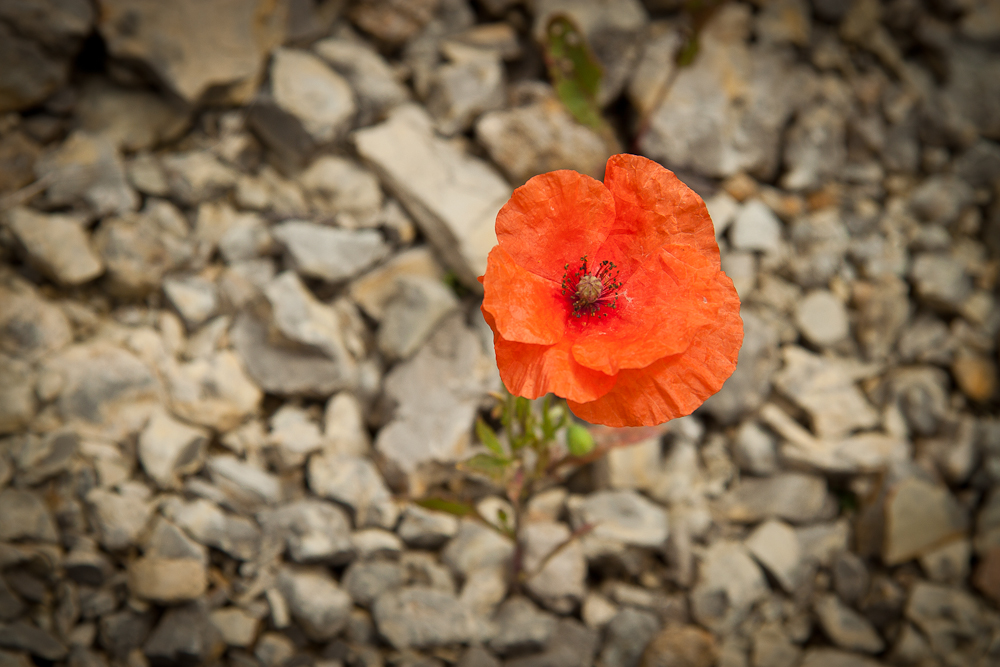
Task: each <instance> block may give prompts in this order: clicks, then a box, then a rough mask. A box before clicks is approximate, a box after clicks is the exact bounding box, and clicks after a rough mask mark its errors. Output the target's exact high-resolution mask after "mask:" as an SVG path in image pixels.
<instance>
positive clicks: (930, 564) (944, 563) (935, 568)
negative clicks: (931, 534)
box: [920, 539, 972, 586]
mask: <svg viewBox="0 0 1000 667" xmlns="http://www.w3.org/2000/svg"><path fill="white" fill-rule="evenodd" d="M971 560H972V543H971V542H970V541H969V540H967V539H961V540H954V541H952V542H949V543H947V544H945V545H943V546H940V547H938V548H937V549H933V550H931V551H926V552H924V553H923V555H921V556H920V568H921V569H922V570H923V571H924V573H925V574H926V575H927V578H928V579H930V580H931V581H934V582H937V583H941V584H950V585H955V586H957V585H960V584H961V583H962V582H964V581H966V580H967V579H968V578H969V570H970V569H971Z"/></svg>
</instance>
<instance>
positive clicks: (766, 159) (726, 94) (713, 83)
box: [639, 5, 809, 178]
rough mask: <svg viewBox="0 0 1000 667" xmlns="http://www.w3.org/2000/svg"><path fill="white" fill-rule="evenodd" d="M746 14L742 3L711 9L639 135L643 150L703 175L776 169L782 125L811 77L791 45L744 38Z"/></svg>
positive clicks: (758, 173)
mask: <svg viewBox="0 0 1000 667" xmlns="http://www.w3.org/2000/svg"><path fill="white" fill-rule="evenodd" d="M750 20H751V16H750V9H749V7H745V6H742V5H733V6H730V7H726V8H724V9H723V10H722V11H719V12H715V13H714V14H713V16H712V19H711V20H710V21H709V22H708V24H707V25H706V26H705V28H704V29H703V30H702V31H701V33H700V34H699V40H698V41H699V48H698V54H697V56H696V57H695V59H694V61H693V63H692V64H691V66H690V67H684V68H681V69H680V70H679V71H678V74H677V76H676V78H675V79H674V81H673V84H672V85H671V87H670V89H669V92H668V93H667V94H666V95H665V96H664V98H663V100H662V102H661V103H660V105H659V107H658V108H657V109H656V110H655V111H654V112H653V113H652V116H651V120H650V126H649V129H648V130H647V131H646V133H645V134H644V135H642V136H641V137H640V140H639V146H640V149H641V151H642V153H643V154H644V155H648V156H649V157H651V158H653V159H655V160H659V161H663V162H664V163H665V164H669V165H671V166H672V167H673V168H675V169H692V170H695V171H698V172H700V173H703V174H705V175H708V176H715V177H719V176H730V175H733V174H735V173H737V172H739V171H741V170H744V171H748V172H750V173H751V174H753V175H755V176H758V177H761V178H770V177H772V176H773V175H774V173H775V171H776V170H777V167H778V158H779V156H778V149H777V147H778V146H779V145H780V142H779V141H778V139H779V136H780V133H781V131H782V130H783V128H784V125H785V123H786V121H787V120H788V118H789V117H790V115H791V114H792V112H793V110H794V108H795V107H796V105H797V104H798V103H799V100H800V99H802V98H803V97H804V96H805V95H806V93H807V91H808V89H809V85H808V84H809V78H808V75H807V74H806V73H805V71H804V70H803V69H801V68H799V67H797V66H795V65H793V64H792V63H791V58H790V54H789V53H787V52H784V51H781V50H778V49H774V48H773V47H769V46H767V45H757V46H754V47H750V46H748V45H747V43H746V39H747V37H748V36H749V32H750Z"/></svg>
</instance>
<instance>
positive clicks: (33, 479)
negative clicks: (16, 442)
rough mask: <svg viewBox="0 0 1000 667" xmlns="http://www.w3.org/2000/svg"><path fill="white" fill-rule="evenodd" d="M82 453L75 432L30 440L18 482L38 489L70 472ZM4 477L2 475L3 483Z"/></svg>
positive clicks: (21, 460)
mask: <svg viewBox="0 0 1000 667" xmlns="http://www.w3.org/2000/svg"><path fill="white" fill-rule="evenodd" d="M79 449H80V438H79V436H77V435H76V434H75V433H73V432H72V431H53V432H51V433H47V434H45V435H44V436H43V437H28V438H26V439H25V441H24V444H23V446H22V447H21V448H20V451H19V452H17V458H16V461H15V462H16V464H17V468H18V473H17V478H18V481H19V482H22V483H24V484H30V485H35V484H38V483H39V482H42V481H45V480H47V479H49V478H51V477H54V476H56V475H58V474H60V473H63V472H65V471H67V470H69V469H70V468H71V466H72V465H73V462H74V460H75V458H76V454H77V452H78V451H79ZM3 477H4V475H3V474H0V479H2V478H3Z"/></svg>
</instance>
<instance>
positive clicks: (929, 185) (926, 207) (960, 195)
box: [910, 175, 975, 226]
mask: <svg viewBox="0 0 1000 667" xmlns="http://www.w3.org/2000/svg"><path fill="white" fill-rule="evenodd" d="M974 198H975V197H974V194H973V191H972V187H971V186H970V185H969V184H968V183H966V182H965V181H964V180H962V179H960V178H957V177H955V176H951V175H939V176H932V177H931V178H928V179H927V180H926V181H924V182H923V183H921V184H920V185H919V186H918V187H917V188H916V189H915V190H914V191H913V194H912V195H910V209H911V210H912V211H913V213H915V214H916V216H917V217H918V218H920V219H921V220H923V221H925V222H931V223H937V224H940V225H945V226H947V225H951V224H953V223H954V222H955V221H956V220H957V219H958V216H959V214H960V213H961V212H962V210H963V209H964V208H965V207H967V206H969V205H970V204H972V203H973V200H974Z"/></svg>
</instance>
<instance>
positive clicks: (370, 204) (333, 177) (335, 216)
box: [298, 155, 383, 270]
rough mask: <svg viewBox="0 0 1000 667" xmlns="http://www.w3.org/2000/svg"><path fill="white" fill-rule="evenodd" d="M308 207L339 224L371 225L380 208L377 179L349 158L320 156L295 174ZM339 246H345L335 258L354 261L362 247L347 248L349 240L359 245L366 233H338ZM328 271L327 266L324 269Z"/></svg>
mask: <svg viewBox="0 0 1000 667" xmlns="http://www.w3.org/2000/svg"><path fill="white" fill-rule="evenodd" d="M298 182H299V183H300V184H301V186H302V189H303V191H304V192H305V194H306V197H308V199H309V203H310V205H311V206H312V209H313V210H314V211H316V212H317V213H318V214H319V215H320V216H321V217H322V218H324V219H329V220H336V221H337V224H338V226H340V227H347V228H353V227H359V226H360V227H371V226H373V225H374V224H375V223H376V218H377V217H378V214H379V211H380V210H381V208H382V199H383V198H382V189H381V188H380V187H379V183H378V179H377V178H375V176H374V174H372V173H371V172H370V171H368V170H367V169H365V168H363V167H362V166H361V165H359V164H357V163H356V162H355V161H353V160H348V159H346V158H342V157H338V156H336V155H322V156H320V157H318V158H316V160H314V161H313V162H312V164H310V165H309V167H308V168H307V169H306V170H305V171H303V172H302V174H300V175H299V177H298ZM330 238H333V239H339V240H340V244H339V245H347V248H345V251H344V252H342V255H344V257H341V258H340V259H338V261H346V262H349V263H354V262H357V261H358V259H357V258H356V257H355V256H354V255H355V254H356V253H357V252H361V251H364V250H366V247H358V248H356V249H354V250H351V249H350V245H349V241H348V240H354V241H355V243H356V244H360V243H361V242H362V241H363V240H368V239H369V238H372V237H370V236H367V235H366V236H360V237H358V236H350V235H343V234H341V235H340V236H339V237H330ZM326 270H329V269H326Z"/></svg>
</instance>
